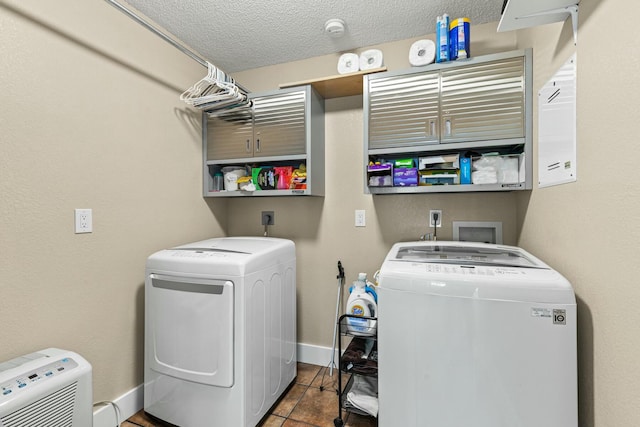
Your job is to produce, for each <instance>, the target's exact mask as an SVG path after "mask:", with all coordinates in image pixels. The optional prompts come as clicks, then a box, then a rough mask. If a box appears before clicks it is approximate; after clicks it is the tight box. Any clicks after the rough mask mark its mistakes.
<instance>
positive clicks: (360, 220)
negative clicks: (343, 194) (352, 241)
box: [356, 209, 367, 227]
mask: <svg viewBox="0 0 640 427" xmlns="http://www.w3.org/2000/svg"><path fill="white" fill-rule="evenodd" d="M366 225H367V221H366V216H365V211H364V210H360V209H357V210H356V227H365V226H366Z"/></svg>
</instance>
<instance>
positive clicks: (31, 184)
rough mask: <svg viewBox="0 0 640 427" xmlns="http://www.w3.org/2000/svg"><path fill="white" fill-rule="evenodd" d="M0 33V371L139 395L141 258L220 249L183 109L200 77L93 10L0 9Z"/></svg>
mask: <svg viewBox="0 0 640 427" xmlns="http://www.w3.org/2000/svg"><path fill="white" fill-rule="evenodd" d="M0 29H1V36H0V52H2V60H1V61H0V93H1V94H2V96H1V98H0V99H1V101H0V194H1V195H2V196H1V198H2V202H1V203H0V314H1V315H2V327H0V344H1V345H0V360H6V359H9V358H13V357H16V356H19V355H22V354H25V353H29V352H33V351H37V350H40V349H43V348H46V347H60V348H63V349H68V350H73V351H76V352H77V353H79V354H81V355H82V356H83V357H85V358H86V359H88V360H89V361H90V362H91V364H92V365H93V381H94V400H96V401H97V400H109V399H113V398H115V397H116V396H119V395H121V394H123V393H125V392H126V391H128V390H130V389H132V388H133V387H135V386H137V385H139V384H140V383H141V382H142V373H143V371H142V367H143V325H144V322H143V316H144V311H143V308H144V293H143V281H144V263H145V259H146V257H147V256H148V255H150V254H151V253H153V252H155V251H157V250H159V249H162V248H166V247H168V246H171V245H175V244H179V243H186V242H189V241H194V240H197V239H202V238H205V237H208V236H214V235H223V234H224V228H225V226H226V206H225V205H226V203H224V201H217V202H216V203H215V204H213V203H208V202H206V201H205V200H204V199H203V198H202V189H201V187H202V185H201V176H202V175H201V174H202V172H201V170H202V169H201V164H202V163H201V162H202V149H201V137H200V124H199V117H198V115H197V114H194V113H193V112H191V111H189V110H188V109H187V108H185V105H184V104H183V103H182V102H181V101H180V100H179V95H180V93H181V91H182V90H184V89H185V88H187V87H189V86H190V85H191V84H192V83H193V82H194V81H196V80H197V79H199V78H201V77H202V76H203V75H204V74H205V69H204V68H203V67H201V66H200V65H199V64H197V63H195V62H193V61H192V60H191V59H189V58H188V57H186V56H184V55H183V54H181V53H180V52H178V51H177V50H176V49H174V48H173V47H171V46H170V45H168V44H166V43H165V42H164V41H162V40H160V39H159V38H158V37H157V36H155V35H153V34H151V33H150V32H149V31H147V30H145V29H144V28H142V27H141V26H139V25H138V24H136V23H135V22H133V21H132V20H131V19H129V18H128V17H126V16H125V15H124V14H122V13H121V12H119V11H117V10H116V9H115V8H113V7H111V6H110V5H109V4H107V3H106V2H104V1H93V2H86V1H82V0H64V1H56V2H47V1H38V0H21V1H1V2H0ZM75 208H92V209H93V227H94V230H93V233H92V234H78V235H76V234H74V209H75Z"/></svg>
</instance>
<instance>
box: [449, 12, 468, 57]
mask: <svg viewBox="0 0 640 427" xmlns="http://www.w3.org/2000/svg"><path fill="white" fill-rule="evenodd" d="M470 31H471V20H470V19H469V18H458V19H454V20H453V21H451V25H450V26H449V44H450V46H451V47H450V49H449V59H450V60H452V61H453V60H455V59H464V58H470V57H471V52H470V50H469V44H470V42H471V40H470V35H469V32H470Z"/></svg>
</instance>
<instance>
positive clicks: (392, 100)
mask: <svg viewBox="0 0 640 427" xmlns="http://www.w3.org/2000/svg"><path fill="white" fill-rule="evenodd" d="M438 80H439V78H438V72H437V71H435V72H424V73H417V74H416V73H414V74H404V75H396V76H390V77H383V78H377V76H369V78H368V90H366V91H365V96H366V97H367V99H365V106H366V107H368V110H367V111H366V113H367V114H368V117H366V120H365V123H368V128H367V129H365V132H367V133H368V135H365V137H366V138H368V146H369V150H375V149H390V148H396V147H418V146H421V145H427V144H437V143H438V136H439V135H438V129H439V128H440V126H439V124H438V96H439V81H438Z"/></svg>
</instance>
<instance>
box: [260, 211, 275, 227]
mask: <svg viewBox="0 0 640 427" xmlns="http://www.w3.org/2000/svg"><path fill="white" fill-rule="evenodd" d="M275 223H276V216H275V213H274V212H273V211H262V225H274V224H275Z"/></svg>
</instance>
